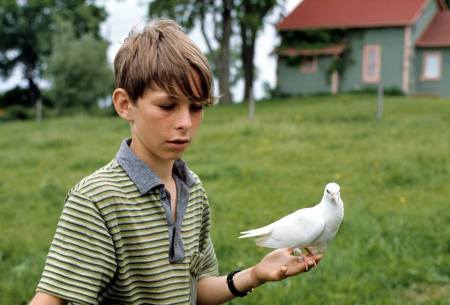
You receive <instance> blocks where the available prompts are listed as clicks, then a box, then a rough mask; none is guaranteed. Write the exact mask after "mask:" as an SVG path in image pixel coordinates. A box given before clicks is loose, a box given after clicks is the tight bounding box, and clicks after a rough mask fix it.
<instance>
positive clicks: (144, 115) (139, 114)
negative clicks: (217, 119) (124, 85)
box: [130, 89, 203, 165]
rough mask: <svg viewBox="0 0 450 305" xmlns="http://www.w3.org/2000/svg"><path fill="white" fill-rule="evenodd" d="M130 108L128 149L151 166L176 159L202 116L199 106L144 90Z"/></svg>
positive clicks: (194, 131) (193, 134) (163, 92)
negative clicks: (130, 141) (129, 144)
mask: <svg viewBox="0 0 450 305" xmlns="http://www.w3.org/2000/svg"><path fill="white" fill-rule="evenodd" d="M131 107H132V116H133V118H132V120H131V121H130V122H131V132H132V144H131V147H132V149H133V150H134V151H135V152H136V153H138V155H140V157H144V161H147V162H150V163H153V162H156V163H153V164H155V165H157V164H160V162H165V161H173V160H177V159H180V158H181V156H182V154H183V152H184V151H185V150H186V149H187V148H188V146H189V144H190V143H191V141H192V139H193V138H194V136H195V134H196V132H197V129H198V127H199V126H200V123H201V121H202V119H203V106H202V105H201V104H198V103H192V102H190V101H189V100H187V99H175V98H172V97H171V96H169V95H168V94H167V93H166V92H165V91H163V90H160V89H157V90H154V89H147V90H146V91H145V92H144V95H143V96H142V97H140V98H138V100H137V102H136V103H135V104H132V105H131Z"/></svg>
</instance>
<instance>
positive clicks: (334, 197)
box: [331, 192, 341, 203]
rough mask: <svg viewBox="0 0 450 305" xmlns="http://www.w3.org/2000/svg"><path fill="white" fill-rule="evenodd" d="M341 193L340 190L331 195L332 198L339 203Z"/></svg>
mask: <svg viewBox="0 0 450 305" xmlns="http://www.w3.org/2000/svg"><path fill="white" fill-rule="evenodd" d="M340 197H341V196H340V194H339V192H338V193H336V194H333V195H331V198H333V200H334V202H336V203H339V199H340Z"/></svg>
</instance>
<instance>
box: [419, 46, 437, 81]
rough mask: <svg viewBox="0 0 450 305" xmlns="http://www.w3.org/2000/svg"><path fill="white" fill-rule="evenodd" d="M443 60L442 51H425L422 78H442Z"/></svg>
mask: <svg viewBox="0 0 450 305" xmlns="http://www.w3.org/2000/svg"><path fill="white" fill-rule="evenodd" d="M441 60H442V57H441V53H440V52H425V53H424V54H423V61H422V77H421V80H439V79H440V78H441V65H442V62H441Z"/></svg>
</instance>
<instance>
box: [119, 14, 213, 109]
mask: <svg viewBox="0 0 450 305" xmlns="http://www.w3.org/2000/svg"><path fill="white" fill-rule="evenodd" d="M114 74H115V87H116V88H123V89H124V90H126V91H127V93H128V95H129V97H130V98H131V99H132V100H133V101H134V102H136V101H137V99H138V98H139V97H142V96H143V94H144V91H145V89H147V88H152V89H156V88H159V89H162V90H164V91H165V92H166V93H167V94H169V95H170V96H174V97H185V98H187V99H189V100H190V101H195V102H199V103H202V104H212V102H213V101H214V96H213V80H212V74H211V70H210V68H209V65H208V62H207V60H206V57H205V56H204V55H203V54H202V52H201V51H200V50H199V48H198V47H197V46H196V45H195V44H194V43H193V42H192V41H191V40H190V39H189V38H188V37H187V35H186V33H185V32H184V31H183V29H182V28H181V27H180V26H179V25H178V24H177V23H176V22H175V21H173V20H158V21H156V22H155V23H153V24H150V25H148V26H146V27H145V28H144V29H143V30H142V31H136V30H132V31H131V32H130V34H129V35H128V37H127V38H126V39H125V41H124V44H123V45H122V47H121V48H120V49H119V51H118V52H117V54H116V57H115V58H114Z"/></svg>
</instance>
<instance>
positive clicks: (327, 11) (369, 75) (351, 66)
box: [276, 0, 450, 96]
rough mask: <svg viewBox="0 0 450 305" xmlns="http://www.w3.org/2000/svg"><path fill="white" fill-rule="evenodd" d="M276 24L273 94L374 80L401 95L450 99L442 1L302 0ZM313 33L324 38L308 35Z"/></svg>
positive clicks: (448, 37) (348, 87)
mask: <svg viewBox="0 0 450 305" xmlns="http://www.w3.org/2000/svg"><path fill="white" fill-rule="evenodd" d="M277 29H278V31H279V34H280V36H281V45H280V47H279V48H277V50H276V53H277V55H278V66H277V90H278V92H279V93H280V94H288V95H297V94H315V93H333V94H336V93H338V92H350V91H362V90H376V89H377V88H378V86H379V85H380V84H381V85H382V86H383V88H385V89H386V90H393V91H397V92H402V93H404V94H406V95H415V94H426V95H437V96H450V11H449V10H448V7H447V5H446V3H445V2H444V1H443V0H442V1H441V0H395V1H393V0H370V1H368V0H303V1H302V2H301V3H300V4H299V5H298V6H297V7H296V8H295V9H294V10H293V11H292V12H291V13H290V14H289V15H288V16H286V17H285V18H284V19H282V20H281V21H280V22H279V23H278V25H277ZM324 33H325V35H324ZM318 36H320V37H325V39H320V37H319V38H318V39H316V40H314V39H311V38H314V37H318ZM296 37H297V38H296ZM305 41H306V43H305Z"/></svg>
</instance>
